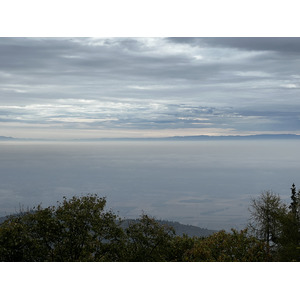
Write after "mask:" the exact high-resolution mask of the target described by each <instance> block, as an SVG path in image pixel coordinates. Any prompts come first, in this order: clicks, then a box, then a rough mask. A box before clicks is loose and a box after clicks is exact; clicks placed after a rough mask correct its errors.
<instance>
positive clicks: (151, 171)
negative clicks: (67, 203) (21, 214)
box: [0, 140, 300, 230]
mask: <svg viewBox="0 0 300 300" xmlns="http://www.w3.org/2000/svg"><path fill="white" fill-rule="evenodd" d="M299 146H300V141H297V140H289V141H282V140H271V141H184V142H183V141H155V142H153V141H152V142H150V141H143V142H138V141H135V142H133V141H130V142H125V141H121V142H120V141H109V142H108V141H105V142H94V143H83V142H82V143H80V142H65V143H64V142H44V143H42V142H1V144H0V163H1V172H0V215H1V216H4V215H6V214H9V213H14V212H16V211H18V210H19V209H20V208H24V209H27V208H32V207H33V206H35V205H38V204H42V206H43V207H45V206H48V205H55V204H56V203H57V201H60V200H62V198H63V196H66V197H72V196H73V195H78V196H80V195H84V194H87V193H91V194H94V193H96V194H98V195H99V196H106V197H107V207H108V208H112V209H113V210H114V211H115V212H117V213H118V214H119V215H120V216H121V217H126V218H135V217H138V216H139V215H140V214H141V213H142V212H145V213H147V214H149V215H151V216H153V217H156V218H158V219H167V220H170V221H171V220H172V221H178V222H181V223H183V224H190V225H196V226H200V227H204V228H208V229H216V230H219V229H225V230H229V229H230V228H237V229H242V228H244V227H245V226H246V224H247V222H248V218H249V213H248V207H249V205H250V201H251V199H252V198H253V197H257V196H258V195H259V194H260V193H261V192H262V191H264V190H272V191H273V192H275V193H278V194H280V196H281V197H282V199H283V200H284V201H286V202H287V203H289V200H290V199H289V197H290V187H291V185H292V183H293V182H295V184H296V186H297V183H298V182H299V174H300V172H299V171H300V162H299V159H298V156H299V155H298V149H299Z"/></svg>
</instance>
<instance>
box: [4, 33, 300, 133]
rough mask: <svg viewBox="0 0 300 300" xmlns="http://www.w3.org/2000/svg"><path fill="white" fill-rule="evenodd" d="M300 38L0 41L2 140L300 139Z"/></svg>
mask: <svg viewBox="0 0 300 300" xmlns="http://www.w3.org/2000/svg"><path fill="white" fill-rule="evenodd" d="M299 50H300V39H299V38H0V95H1V97H0V122H1V129H2V130H1V133H0V135H3V136H5V135H7V136H15V137H51V138H53V137H59V138H70V137H72V138H74V137H78V138H82V137H118V136H120V137H125V136H128V137H131V136H134V137H139V136H172V135H195V134H213V135H216V134H217V135H218V134H220V135H224V134H225V135H226V134H255V133H298V134H299V133H300V130H299V125H300V122H299V115H300V102H299V99H298V98H299V87H300V72H299V70H300V68H299V67H300V52H299Z"/></svg>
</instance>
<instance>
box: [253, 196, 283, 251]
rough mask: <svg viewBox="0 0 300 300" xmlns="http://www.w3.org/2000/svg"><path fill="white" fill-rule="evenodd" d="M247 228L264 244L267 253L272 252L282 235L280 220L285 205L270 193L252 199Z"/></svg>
mask: <svg viewBox="0 0 300 300" xmlns="http://www.w3.org/2000/svg"><path fill="white" fill-rule="evenodd" d="M249 211H250V223H249V225H248V228H249V229H250V231H251V232H252V233H253V234H254V235H255V236H256V237H257V238H259V239H260V240H262V241H264V242H265V243H266V247H267V249H266V250H267V253H271V252H274V251H275V250H276V246H277V244H278V241H279V238H280V236H281V234H282V219H283V218H284V216H285V215H286V213H287V208H286V205H285V204H283V203H282V202H281V199H280V197H279V195H276V194H274V193H273V192H272V191H265V192H262V193H261V195H260V196H259V197H258V198H257V199H252V203H251V206H250V208H249Z"/></svg>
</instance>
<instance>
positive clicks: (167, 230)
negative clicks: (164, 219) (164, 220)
mask: <svg viewBox="0 0 300 300" xmlns="http://www.w3.org/2000/svg"><path fill="white" fill-rule="evenodd" d="M126 235H127V242H126V254H127V260H128V261H138V262H142V261H152V262H154V261H167V260H168V253H169V248H170V246H171V242H172V239H173V237H174V235H175V231H174V229H173V228H172V227H170V226H167V225H160V224H159V223H158V222H156V221H155V220H154V219H153V218H150V217H149V216H147V215H145V214H143V215H142V216H141V218H140V219H139V221H138V222H132V223H131V224H129V227H128V228H127V229H126Z"/></svg>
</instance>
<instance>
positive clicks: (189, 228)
mask: <svg viewBox="0 0 300 300" xmlns="http://www.w3.org/2000/svg"><path fill="white" fill-rule="evenodd" d="M155 221H156V222H158V223H159V224H161V225H168V226H172V227H173V228H174V230H175V234H176V235H178V236H182V235H183V234H186V235H188V236H189V237H194V236H195V237H207V236H210V235H212V234H214V233H215V232H218V231H217V230H211V229H206V228H201V227H198V226H193V225H184V224H181V223H179V222H174V221H167V220H157V219H155ZM131 222H133V223H135V222H138V219H125V220H123V222H122V227H123V228H126V227H127V226H128V225H129V223H131Z"/></svg>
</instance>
